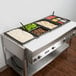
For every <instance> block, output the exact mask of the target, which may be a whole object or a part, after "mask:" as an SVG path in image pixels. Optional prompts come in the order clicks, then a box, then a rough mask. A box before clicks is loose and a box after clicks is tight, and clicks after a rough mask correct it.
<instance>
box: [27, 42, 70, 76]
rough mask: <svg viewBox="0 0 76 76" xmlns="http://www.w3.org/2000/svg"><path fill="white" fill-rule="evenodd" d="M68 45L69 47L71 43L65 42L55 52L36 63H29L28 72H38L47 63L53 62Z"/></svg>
mask: <svg viewBox="0 0 76 76" xmlns="http://www.w3.org/2000/svg"><path fill="white" fill-rule="evenodd" d="M68 47H69V45H68V44H66V43H64V44H63V45H61V46H60V47H59V48H57V49H56V50H55V51H54V52H52V53H50V54H49V55H47V56H46V57H45V58H43V59H42V60H40V61H39V62H38V63H36V64H30V63H29V65H28V74H30V75H31V74H32V75H33V74H35V73H36V72H38V71H39V70H40V69H42V68H44V67H45V66H46V65H47V64H49V63H50V62H52V61H53V60H54V59H55V58H56V57H57V56H58V55H59V54H61V53H62V52H63V51H64V50H65V49H67V48H68ZM30 75H29V76H30Z"/></svg>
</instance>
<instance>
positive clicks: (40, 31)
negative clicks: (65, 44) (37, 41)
mask: <svg viewBox="0 0 76 76" xmlns="http://www.w3.org/2000/svg"><path fill="white" fill-rule="evenodd" d="M45 32H47V30H44V29H42V28H38V29H35V30H33V31H32V33H33V34H35V35H37V36H40V35H42V34H43V33H45Z"/></svg>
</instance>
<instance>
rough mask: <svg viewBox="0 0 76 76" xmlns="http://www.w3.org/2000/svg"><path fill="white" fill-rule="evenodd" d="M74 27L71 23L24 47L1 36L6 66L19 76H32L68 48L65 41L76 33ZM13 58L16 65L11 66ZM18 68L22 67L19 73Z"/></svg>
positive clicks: (75, 25)
mask: <svg viewBox="0 0 76 76" xmlns="http://www.w3.org/2000/svg"><path fill="white" fill-rule="evenodd" d="M75 27H76V23H75V22H72V21H71V22H69V23H67V24H65V25H63V26H62V27H59V28H57V29H55V30H54V31H52V32H49V33H47V34H44V35H42V36H41V37H39V38H37V39H34V40H32V41H30V42H28V43H26V44H24V45H21V44H18V43H17V42H15V41H14V40H13V39H11V38H10V37H8V36H6V35H3V45H4V52H5V54H6V62H7V64H8V65H10V66H11V67H12V68H13V69H14V70H15V71H16V72H18V73H19V74H20V75H21V76H32V75H33V74H35V73H36V72H37V71H39V70H40V69H42V68H43V67H45V66H46V65H47V64H49V63H50V62H52V61H53V60H54V59H55V58H56V57H57V56H58V55H59V54H60V53H62V52H63V51H64V50H65V49H67V48H68V47H69V45H68V44H67V43H66V41H67V40H69V39H70V38H71V37H72V36H73V34H75V33H76V32H75V31H73V28H75ZM14 56H15V57H16V59H17V60H16V61H17V62H16V63H17V64H15V65H12V63H14V61H10V60H11V57H14ZM14 60H15V59H14ZM11 62H12V63H11ZM19 62H20V63H21V64H19ZM18 67H22V70H21V72H20V70H19V69H18Z"/></svg>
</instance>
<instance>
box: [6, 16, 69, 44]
mask: <svg viewBox="0 0 76 76" xmlns="http://www.w3.org/2000/svg"><path fill="white" fill-rule="evenodd" d="M69 21H70V20H68V19H65V18H61V17H58V16H54V15H51V16H48V17H45V18H44V19H41V20H38V21H35V22H32V23H29V24H26V25H23V24H22V23H21V25H22V26H21V27H18V28H15V29H12V30H10V31H7V32H5V34H6V35H7V36H9V37H10V38H12V39H14V40H15V41H16V42H18V43H20V44H22V45H23V44H25V43H28V42H29V41H31V40H33V39H35V38H37V37H40V36H42V35H44V34H46V33H49V32H51V31H52V30H54V29H56V28H59V27H60V26H62V25H63V24H66V23H68V22H69Z"/></svg>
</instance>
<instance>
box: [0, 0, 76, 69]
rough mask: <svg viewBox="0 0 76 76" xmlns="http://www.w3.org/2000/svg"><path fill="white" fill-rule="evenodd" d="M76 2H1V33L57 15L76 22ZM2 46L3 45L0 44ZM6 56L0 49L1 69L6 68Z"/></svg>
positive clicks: (18, 0)
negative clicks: (53, 13)
mask: <svg viewBox="0 0 76 76" xmlns="http://www.w3.org/2000/svg"><path fill="white" fill-rule="evenodd" d="M75 5H76V0H0V33H3V32H4V31H7V30H8V29H10V28H12V27H13V28H14V27H17V26H20V24H19V22H23V23H24V24H27V23H29V22H32V21H35V20H37V19H40V18H43V17H45V16H47V15H50V14H51V13H52V11H53V10H54V11H55V14H56V15H59V16H62V17H66V18H69V19H70V20H74V21H76V10H75V9H76V8H75ZM0 45H1V44H0ZM4 63H5V62H4V56H3V52H2V49H1V48H0V68H1V67H3V66H4Z"/></svg>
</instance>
